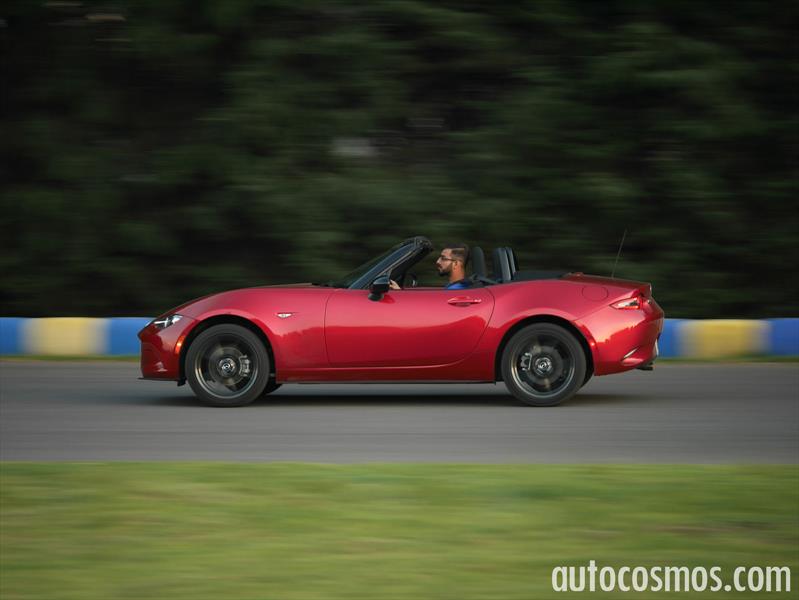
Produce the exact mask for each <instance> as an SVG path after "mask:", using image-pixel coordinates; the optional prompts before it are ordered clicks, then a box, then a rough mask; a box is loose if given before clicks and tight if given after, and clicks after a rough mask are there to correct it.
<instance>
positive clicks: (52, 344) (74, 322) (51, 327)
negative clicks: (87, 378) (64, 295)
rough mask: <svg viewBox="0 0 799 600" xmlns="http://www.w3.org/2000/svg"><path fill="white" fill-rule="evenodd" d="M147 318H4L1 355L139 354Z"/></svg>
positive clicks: (1, 321) (1, 319)
mask: <svg viewBox="0 0 799 600" xmlns="http://www.w3.org/2000/svg"><path fill="white" fill-rule="evenodd" d="M149 322H150V319H149V318H146V317H122V318H113V319H96V318H89V317H50V318H42V319H24V318H18V317H0V355H37V356H98V355H115V356H124V355H130V354H138V353H139V340H138V338H137V337H136V334H137V333H138V332H139V331H140V330H141V329H142V328H143V327H144V326H145V325H147V323H149Z"/></svg>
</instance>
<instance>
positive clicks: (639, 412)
mask: <svg viewBox="0 0 799 600" xmlns="http://www.w3.org/2000/svg"><path fill="white" fill-rule="evenodd" d="M138 376H139V372H138V365H137V364H136V363H115V362H42V361H17V360H9V361H2V362H0V459H2V460H81V461H82V460H92V461H95V460H97V461H99V460H230V461H234V460H235V461H312V462H364V461H401V462H406V461H421V462H547V463H558V462H691V463H719V462H735V463H740V462H768V463H799V365H797V364H796V363H793V364H790V363H786V364H717V365H709V364H705V365H694V364H674V363H672V364H660V365H658V366H656V367H655V370H654V371H653V372H651V373H644V372H639V371H633V372H631V373H626V374H622V375H615V376H611V377H601V378H596V379H594V380H592V381H591V382H590V383H589V384H588V385H587V386H586V387H584V388H583V390H582V391H581V392H580V393H579V394H578V395H577V396H576V397H575V398H573V399H572V400H571V401H570V402H568V403H566V404H563V405H562V406H559V407H554V408H529V407H524V406H519V405H518V404H517V403H516V401H515V400H514V399H513V398H512V397H511V396H510V395H508V394H507V393H506V391H505V388H504V386H503V385H502V384H499V385H496V386H495V385H404V386H400V385H382V384H381V385H336V386H333V385H303V386H298V385H290V386H284V387H283V388H281V389H280V390H278V391H277V392H275V393H274V394H273V395H271V396H269V397H267V398H266V399H264V400H261V401H259V402H258V403H256V404H254V405H251V406H248V407H244V408H238V409H219V408H208V407H205V406H202V405H199V404H198V402H197V401H196V400H195V398H194V396H193V395H192V393H191V390H190V389H189V387H188V386H184V387H180V388H178V387H176V386H175V385H174V384H171V383H161V382H150V381H139V380H137V377H138Z"/></svg>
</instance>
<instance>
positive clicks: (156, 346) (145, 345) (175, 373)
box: [139, 317, 196, 381]
mask: <svg viewBox="0 0 799 600" xmlns="http://www.w3.org/2000/svg"><path fill="white" fill-rule="evenodd" d="M195 323H196V321H195V320H194V319H191V318H188V317H183V319H181V320H180V321H179V322H177V323H175V324H174V325H170V326H169V327H167V328H166V329H161V330H158V329H156V328H155V327H153V326H152V325H148V326H147V327H145V328H144V329H142V330H141V331H140V332H139V340H140V341H141V374H142V379H159V380H166V381H178V380H179V379H180V378H181V374H180V351H181V348H182V347H183V342H184V341H185V339H186V336H187V335H188V333H189V331H190V330H191V329H192V327H193V326H194V324H195Z"/></svg>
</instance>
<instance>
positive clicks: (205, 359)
mask: <svg viewBox="0 0 799 600" xmlns="http://www.w3.org/2000/svg"><path fill="white" fill-rule="evenodd" d="M269 371H270V364H269V353H268V352H267V351H266V348H265V347H264V345H263V343H262V342H261V340H260V339H259V338H258V336H257V335H255V334H254V333H253V332H252V331H250V330H249V329H247V328H246V327H242V326H240V325H232V324H222V325H214V326H213V327H209V328H208V329H206V330H205V331H203V332H202V333H200V335H198V336H197V338H196V339H195V340H194V341H193V342H192V344H191V346H190V347H189V350H188V353H187V354H186V380H187V381H188V382H189V385H190V386H191V389H192V390H193V391H194V393H195V394H196V395H197V397H198V398H199V399H200V400H202V401H203V402H205V403H206V404H210V405H212V406H244V405H245V404H250V403H251V402H252V401H253V400H255V399H256V398H258V397H259V396H261V395H262V394H263V393H264V391H265V389H266V387H267V385H268V384H269V381H270V380H269ZM275 389H276V388H275Z"/></svg>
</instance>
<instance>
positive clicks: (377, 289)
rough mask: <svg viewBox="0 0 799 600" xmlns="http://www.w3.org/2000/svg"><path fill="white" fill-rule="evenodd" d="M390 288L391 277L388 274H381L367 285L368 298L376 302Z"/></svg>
mask: <svg viewBox="0 0 799 600" xmlns="http://www.w3.org/2000/svg"><path fill="white" fill-rule="evenodd" d="M390 289H391V278H390V277H389V276H388V275H381V276H380V277H378V278H377V279H375V280H374V281H373V282H372V285H370V286H369V292H371V293H370V294H369V300H372V301H373V302H377V301H378V300H380V299H381V298H382V297H383V294H386V293H388V290H390Z"/></svg>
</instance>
